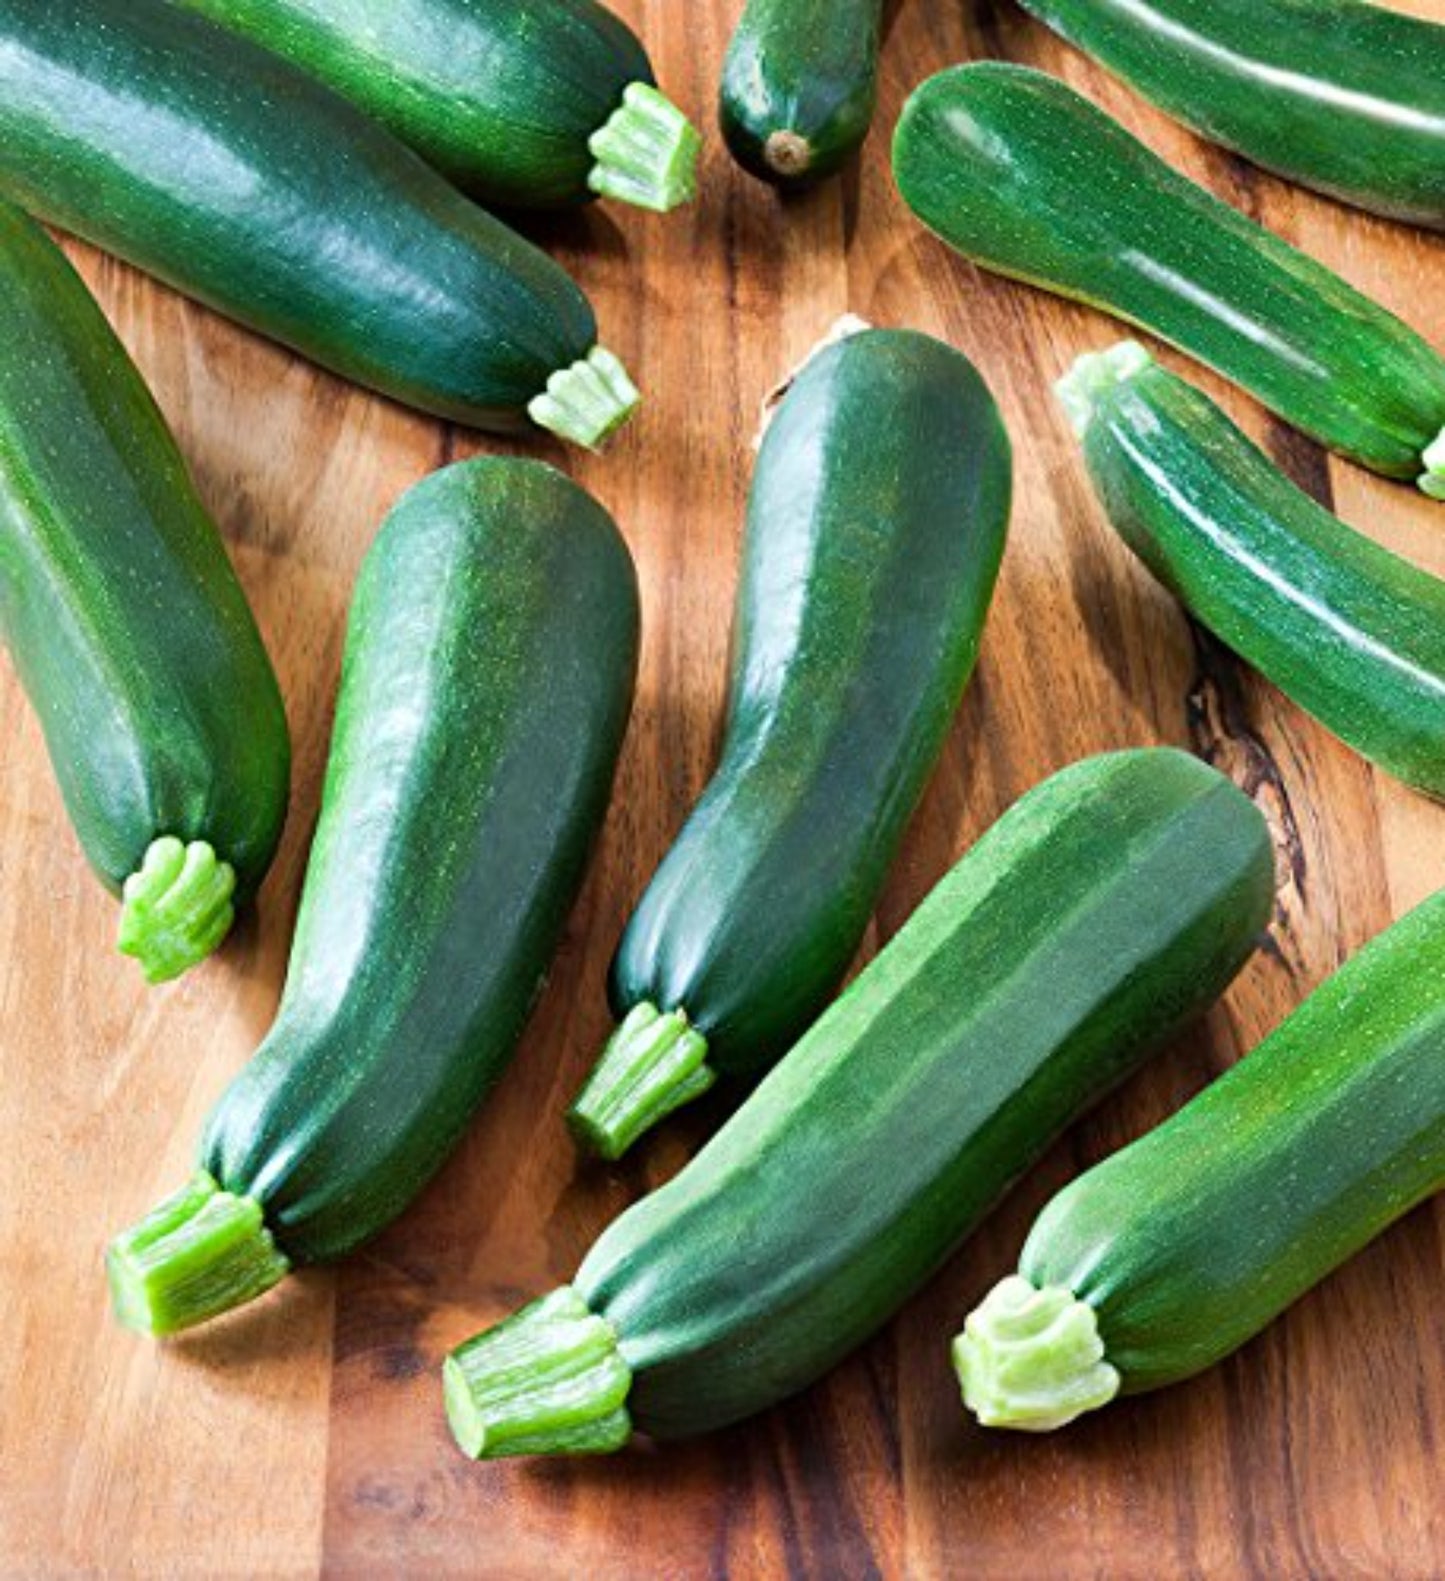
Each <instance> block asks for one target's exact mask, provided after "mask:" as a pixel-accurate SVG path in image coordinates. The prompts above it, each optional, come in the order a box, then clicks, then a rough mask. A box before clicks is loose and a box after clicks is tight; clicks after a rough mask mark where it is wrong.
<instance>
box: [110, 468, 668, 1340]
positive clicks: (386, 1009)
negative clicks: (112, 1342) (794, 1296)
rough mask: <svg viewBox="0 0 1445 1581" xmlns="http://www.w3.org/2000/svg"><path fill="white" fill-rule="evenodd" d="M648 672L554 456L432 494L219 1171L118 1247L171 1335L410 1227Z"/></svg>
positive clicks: (423, 497)
mask: <svg viewBox="0 0 1445 1581" xmlns="http://www.w3.org/2000/svg"><path fill="white" fill-rule="evenodd" d="M636 659H637V586H636V578H635V576H634V573H633V569H632V561H631V558H630V556H629V555H628V553H627V548H626V546H625V545H624V543H623V541H622V539H621V537H620V536H619V535H618V532H617V529H616V528H615V527H614V526H613V523H612V519H611V518H610V517H609V516H608V515H607V513H606V512H605V511H604V510H603V509H602V507H601V506H600V505H598V504H597V503H596V502H595V501H594V500H593V499H592V498H591V497H590V496H589V495H587V494H585V493H584V492H583V491H582V490H581V489H579V488H578V487H577V486H576V485H575V484H572V483H569V482H568V481H567V480H566V479H565V478H564V477H562V475H561V474H560V473H557V472H554V471H552V469H551V468H549V467H544V466H541V465H540V464H538V463H536V462H525V461H502V460H481V461H468V462H463V463H461V464H459V465H457V466H453V467H448V468H446V469H445V470H444V471H442V472H439V473H436V474H435V475H434V476H432V477H430V478H428V479H426V481H425V482H423V483H420V484H418V485H417V486H416V487H415V488H413V489H412V490H411V491H410V492H409V493H408V494H407V495H406V496H405V497H404V498H403V499H402V501H401V502H400V504H398V505H397V507H396V508H395V510H393V512H392V513H391V515H390V516H389V517H388V519H387V521H386V523H385V524H384V525H383V527H382V529H381V532H380V534H379V536H378V537H377V540H376V543H375V544H374V545H373V547H372V549H371V551H370V553H369V554H368V555H367V558H366V562H365V564H364V566H363V568H362V572H361V578H360V581H359V582H358V584H357V589H356V594H355V597H354V599H353V601H352V607H351V619H350V625H349V628H348V631H347V639H346V654H345V660H344V664H343V669H342V680H341V695H340V699H339V702H338V704H337V712H336V730H335V735H334V738H333V741H332V747H331V759H330V762H329V764H328V766H327V771H326V786H325V790H324V793H323V797H322V807H321V819H320V823H319V824H318V826H317V830H316V841H315V844H314V846H313V848H312V852H311V862H310V866H309V868H308V870H307V874H306V885H305V889H304V892H303V894H302V897H301V913H300V917H299V919H298V921H297V925H296V938H295V942H294V944H293V946H292V950H291V964H290V969H289V971H288V973H287V978H286V989H285V993H284V994H283V996H282V1000H281V1008H280V1011H279V1012H278V1014H277V1017H276V1022H275V1024H274V1025H273V1027H272V1028H271V1031H270V1033H269V1034H268V1036H267V1038H266V1040H265V1042H264V1043H263V1044H262V1046H261V1048H260V1050H259V1051H258V1052H257V1054H256V1056H255V1058H254V1059H253V1060H252V1061H251V1063H250V1064H249V1065H248V1066H247V1067H246V1068H245V1069H244V1070H243V1071H242V1072H241V1073H240V1075H239V1076H237V1077H236V1079H235V1080H234V1081H233V1082H232V1084H231V1086H230V1087H229V1088H228V1089H227V1090H226V1092H225V1093H224V1094H223V1095H222V1097H221V1100H220V1102H219V1103H218V1104H217V1105H216V1107H215V1109H214V1110H213V1111H212V1113H211V1117H210V1120H209V1122H208V1124H207V1126H206V1132H205V1137H204V1139H203V1141H202V1144H201V1156H200V1166H201V1171H200V1173H199V1174H198V1175H197V1176H196V1177H195V1178H194V1180H193V1181H192V1182H191V1184H190V1185H189V1186H187V1187H186V1188H185V1189H184V1190H183V1191H181V1192H180V1193H178V1194H177V1195H176V1196H175V1197H172V1198H170V1199H168V1200H167V1201H166V1202H164V1203H163V1204H162V1205H161V1206H160V1207H159V1208H157V1209H156V1210H155V1211H154V1212H153V1213H151V1214H150V1215H149V1216H148V1217H146V1218H145V1219H142V1220H141V1221H140V1223H139V1224H137V1225H136V1226H135V1227H134V1228H132V1229H130V1230H128V1231H126V1232H125V1233H124V1234H122V1235H120V1236H118V1237H117V1238H116V1239H115V1241H114V1242H113V1243H112V1245H111V1249H110V1254H109V1259H108V1261H109V1269H110V1278H111V1286H112V1290H113V1293H114V1299H115V1305H116V1310H117V1312H118V1314H119V1316H120V1318H121V1320H122V1322H124V1323H126V1324H127V1325H129V1326H131V1327H134V1328H140V1329H147V1330H149V1331H150V1332H152V1333H156V1334H168V1333H172V1332H174V1331H175V1330H177V1329H182V1328H186V1327H188V1326H190V1325H191V1324H193V1323H199V1322H201V1321H203V1320H204V1319H206V1318H208V1317H212V1316H214V1315H215V1314H217V1313H219V1312H224V1311H226V1310H228V1309H229V1308H231V1307H234V1306H238V1305H240V1303H241V1302H243V1301H247V1300H249V1299H251V1298H252V1297H253V1296H256V1295H259V1294H260V1293H261V1292H262V1291H263V1290H265V1289H267V1288H268V1287H269V1286H270V1285H272V1284H274V1283H276V1281H277V1280H278V1279H280V1278H281V1277H282V1276H283V1275H284V1274H285V1273H286V1272H287V1270H288V1268H289V1267H290V1266H291V1265H292V1264H293V1263H309V1262H318V1261H323V1260H329V1259H332V1258H337V1257H340V1256H342V1255H343V1254H344V1253H346V1252H348V1251H350V1250H351V1249H352V1247H354V1246H357V1245H359V1244H360V1243H361V1242H362V1241H364V1240H366V1239H367V1237H368V1236H370V1235H373V1234H374V1233H375V1232H376V1231H377V1230H379V1229H381V1228H382V1227H383V1226H384V1225H386V1224H387V1223H389V1222H390V1221H391V1220H392V1219H393V1218H395V1217H396V1215H397V1214H398V1213H400V1212H401V1211H402V1209H403V1208H405V1207H406V1205H407V1204H408V1203H409V1202H410V1201H411V1199H412V1198H413V1197H414V1196H415V1195H416V1193H417V1192H418V1191H419V1190H420V1189H421V1187H422V1186H423V1185H424V1184H425V1182H426V1181H427V1180H428V1179H429V1178H430V1176H431V1175H432V1173H433V1172H434V1171H435V1170H436V1169H437V1168H438V1167H439V1166H440V1164H441V1163H442V1161H443V1160H444V1159H445V1158H446V1156H447V1154H448V1153H449V1152H450V1151H451V1149H452V1147H453V1145H454V1144H455V1143H456V1141H457V1139H458V1137H459V1136H460V1135H461V1133H462V1130H463V1128H464V1127H465V1126H466V1124H467V1121H468V1120H469V1119H470V1117H471V1115H472V1113H473V1111H474V1110H475V1109H476V1107H477V1105H478V1104H479V1103H480V1102H481V1100H482V1098H483V1097H484V1096H485V1095H486V1093H487V1091H488V1089H489V1088H490V1087H491V1085H492V1083H493V1082H494V1081H495V1080H496V1078H497V1076H498V1075H499V1074H500V1072H501V1070H502V1067H503V1066H504V1065H505V1063H506V1061H507V1060H508V1058H509V1057H510V1056H511V1053H512V1050H513V1048H514V1047H515V1046H516V1043H517V1040H518V1038H519V1037H520V1035H521V1032H522V1028H523V1026H524V1025H525V1023H526V1020H527V1017H528V1015H529V1013H530V1011H531V1007H532V1003H533V1001H534V999H535V998H536V995H537V992H538V990H539V988H540V986H541V983H542V980H543V978H544V976H545V973H546V971H547V967H548V964H549V962H550V961H551V958H552V954H553V951H554V949H555V947H556V944H557V940H558V937H559V935H560V933H561V930H562V926H563V923H564V922H565V921H566V918H567V913H568V911H569V910H570V909H571V906H572V902H573V899H574V897H575V895H576V893H577V889H578V886H579V884H580V882H581V879H582V873H583V869H584V867H585V865H586V859H587V852H588V848H589V846H590V845H591V842H592V837H593V835H594V834H595V832H596V830H597V828H598V825H599V824H600V823H601V821H602V816H603V813H604V811H605V809H606V806H607V799H608V792H609V789H610V787H611V783H612V773H613V767H614V764H615V761H616V758H617V751H618V747H619V745H620V743H621V740H622V734H623V730H624V728H625V727H626V723H627V715H628V710H629V708H630V705H631V699H632V684H633V676H634V671H635V668H636Z"/></svg>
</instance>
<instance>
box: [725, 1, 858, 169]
mask: <svg viewBox="0 0 1445 1581" xmlns="http://www.w3.org/2000/svg"><path fill="white" fill-rule="evenodd" d="M882 10H883V4H882V0H748V3H747V5H746V7H745V8H744V10H743V14H742V18H741V20H740V21H739V22H738V25H737V29H736V31H735V32H734V33H733V36H732V41H731V43H729V45H728V52H727V56H726V59H725V60H724V61H723V75H722V88H721V93H720V96H719V105H718V119H719V121H720V123H721V125H722V131H723V137H724V138H725V139H726V141H727V145H728V150H729V152H730V153H731V154H732V156H733V158H734V159H736V160H737V162H738V163H739V164H740V165H741V166H742V167H743V169H744V170H746V171H747V172H748V174H749V175H753V176H756V177H758V179H759V180H760V181H769V182H771V183H772V184H773V185H774V186H778V187H786V188H802V187H807V186H811V185H812V184H813V182H815V181H820V180H822V178H823V177H824V176H830V175H832V174H833V173H834V172H835V171H836V170H837V169H838V168H839V167H840V166H841V165H842V164H844V162H845V161H846V160H848V159H849V158H851V157H852V155H853V154H854V153H856V152H857V150H858V149H859V147H860V146H861V145H862V142H863V139H864V138H865V137H866V136H867V135H868V127H869V125H870V124H871V122H872V120H873V107H874V104H875V103H876V101H877V98H878V30H879V22H880V17H881V13H882Z"/></svg>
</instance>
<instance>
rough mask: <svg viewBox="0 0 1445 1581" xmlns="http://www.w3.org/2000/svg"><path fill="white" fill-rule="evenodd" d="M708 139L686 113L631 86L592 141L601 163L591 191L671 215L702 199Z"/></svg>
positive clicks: (650, 90) (591, 177)
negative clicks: (700, 169) (702, 160)
mask: <svg viewBox="0 0 1445 1581" xmlns="http://www.w3.org/2000/svg"><path fill="white" fill-rule="evenodd" d="M701 147H702V138H701V137H699V136H698V132H697V128H696V127H695V126H694V125H693V124H692V122H691V121H689V120H688V118H687V117H686V116H685V115H684V114H683V113H682V111H681V110H679V109H678V107H677V106H676V105H675V104H674V103H673V102H672V101H671V99H669V98H667V97H666V96H665V95H664V94H661V93H659V92H658V91H657V89H656V88H654V87H651V86H650V85H649V84H647V83H645V82H630V83H628V85H627V86H626V88H624V89H623V90H622V103H621V104H620V105H618V107H617V108H616V109H615V110H614V111H613V112H612V114H611V115H610V116H609V117H608V118H607V120H606V121H605V122H604V123H603V125H601V126H600V127H598V129H597V130H596V131H595V132H593V134H592V135H591V137H589V138H588V139H587V151H588V152H589V153H590V154H591V155H592V157H593V159H595V160H596V161H597V163H596V164H595V165H593V167H592V169H591V172H590V173H589V174H588V177H587V185H588V186H589V187H590V188H591V189H592V190H593V191H594V192H595V193H597V195H598V196H599V197H604V198H616V199H617V200H618V201H619V202H621V203H631V204H633V205H634V206H635V207H637V208H639V209H651V210H652V211H653V212H654V213H656V214H666V213H667V212H668V210H669V209H675V208H676V207H677V206H678V204H680V203H691V202H692V200H693V199H694V198H695V197H696V196H697V155H698V150H699V149H700V148H701Z"/></svg>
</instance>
